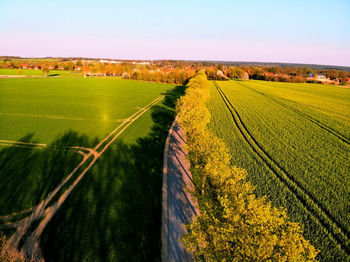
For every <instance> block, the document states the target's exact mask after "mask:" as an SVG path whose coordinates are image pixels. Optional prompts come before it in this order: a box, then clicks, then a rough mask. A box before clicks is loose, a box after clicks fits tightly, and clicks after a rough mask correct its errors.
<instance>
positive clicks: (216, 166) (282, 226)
mask: <svg viewBox="0 0 350 262" xmlns="http://www.w3.org/2000/svg"><path fill="white" fill-rule="evenodd" d="M208 98H209V88H208V81H207V79H206V76H205V74H204V73H202V72H200V73H198V74H197V75H196V76H195V77H194V78H193V79H191V81H190V82H189V84H188V88H187V90H186V95H185V96H184V97H182V98H181V99H180V100H179V102H178V105H177V110H178V121H179V123H180V125H181V126H182V128H183V129H184V130H185V132H186V135H187V147H188V151H189V159H190V162H191V171H192V174H193V180H194V183H195V188H196V192H195V194H196V196H197V198H198V200H199V208H200V213H201V214H200V215H199V216H197V218H196V219H195V220H194V221H192V223H191V224H189V225H187V228H188V230H189V233H187V234H186V235H184V236H183V237H182V241H183V242H184V244H185V247H186V248H187V249H188V250H189V251H190V252H193V253H194V257H195V259H196V260H205V261H314V260H315V257H316V255H317V253H318V251H317V250H316V249H315V248H314V247H313V246H312V245H311V244H310V243H309V241H307V240H305V239H304V237H303V236H302V230H301V228H300V226H299V225H298V224H297V223H294V222H291V221H289V219H288V217H287V215H286V213H285V211H284V210H282V209H278V208H275V207H272V206H271V204H270V203H269V202H267V201H266V200H265V198H264V197H262V198H257V197H256V196H255V195H254V192H253V191H254V187H253V186H252V185H251V184H250V183H249V182H246V181H245V177H246V175H247V172H246V171H245V170H244V169H240V168H237V167H235V166H231V155H230V154H229V151H228V148H227V146H226V145H225V143H224V142H223V141H222V140H220V139H219V138H217V137H216V136H215V135H214V134H213V133H212V132H211V131H209V130H208V128H207V125H208V122H209V120H210V113H209V111H208V110H207V108H206V102H207V100H208Z"/></svg>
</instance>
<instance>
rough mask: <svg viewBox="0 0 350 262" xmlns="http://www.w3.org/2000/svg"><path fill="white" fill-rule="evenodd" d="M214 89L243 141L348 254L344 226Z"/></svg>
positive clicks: (225, 97)
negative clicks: (283, 165)
mask: <svg viewBox="0 0 350 262" xmlns="http://www.w3.org/2000/svg"><path fill="white" fill-rule="evenodd" d="M213 83H214V86H215V88H216V90H217V91H218V93H219V95H220V97H221V99H222V100H223V102H224V104H225V106H226V107H227V109H228V110H229V111H230V113H231V115H232V119H233V121H234V123H235V126H236V127H237V129H238V131H239V133H240V134H241V135H242V137H243V139H244V141H245V142H246V143H247V144H248V146H249V147H250V148H251V150H252V151H253V153H254V154H255V155H256V156H257V157H258V159H260V160H261V161H262V162H263V163H264V164H265V165H266V166H267V167H268V168H269V169H270V170H271V172H272V173H273V174H274V175H275V176H276V177H277V178H278V180H279V181H280V182H282V183H283V184H284V185H285V186H286V187H287V188H288V190H289V191H290V192H291V193H292V194H293V195H294V196H295V197H296V198H297V199H298V200H299V201H300V202H301V204H302V205H303V206H304V208H305V210H306V211H307V212H308V213H309V214H310V215H311V216H312V217H314V218H315V219H316V220H317V221H318V222H319V224H320V225H321V226H322V227H323V229H324V230H325V232H327V233H328V234H329V235H330V236H331V237H332V238H333V239H334V241H335V242H337V243H338V244H339V245H340V246H341V248H342V249H343V250H344V251H345V252H346V253H347V255H350V247H349V235H350V233H349V232H348V230H347V229H346V228H344V227H343V226H342V225H341V224H339V223H338V222H337V221H336V220H335V219H334V217H333V216H332V215H331V214H330V213H329V211H328V210H327V209H325V208H323V207H322V205H321V204H320V203H319V202H318V201H317V200H316V199H315V198H314V197H313V196H312V195H311V194H310V193H309V192H308V191H307V190H306V189H304V188H303V187H302V186H301V185H300V184H299V183H298V182H297V181H296V180H295V179H294V178H293V177H292V176H291V175H289V174H288V173H287V172H286V171H285V170H284V169H283V168H282V167H281V166H280V165H279V164H278V163H277V162H276V161H275V160H273V159H272V157H271V156H270V155H269V154H268V153H267V152H266V151H265V150H264V149H263V148H262V147H261V146H260V145H259V144H258V142H257V141H256V140H255V138H254V137H253V136H252V135H251V133H250V132H249V131H248V129H247V128H246V126H245V125H244V123H243V121H242V119H241V117H240V115H239V114H238V112H237V110H236V109H235V108H234V107H233V105H232V104H231V102H230V101H229V99H228V98H227V96H226V95H225V93H224V92H223V91H222V89H221V88H220V86H219V85H218V84H217V83H216V82H215V81H213Z"/></svg>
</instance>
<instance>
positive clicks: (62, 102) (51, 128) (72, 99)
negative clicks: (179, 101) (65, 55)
mask: <svg viewBox="0 0 350 262" xmlns="http://www.w3.org/2000/svg"><path fill="white" fill-rule="evenodd" d="M168 88H169V85H164V84H153V83H145V82H136V81H127V80H125V81H124V80H115V79H110V80H108V79H99V78H86V79H83V78H68V79H67V78H40V79H38V78H30V79H27V78H25V79H0V139H2V140H17V139H20V138H21V137H24V136H25V135H28V134H34V137H33V139H34V140H36V141H38V142H40V143H48V142H50V141H52V140H53V139H55V138H56V137H57V136H58V135H62V134H63V133H64V132H65V131H68V130H73V131H76V132H79V133H82V134H85V135H88V136H89V137H96V136H97V137H99V138H103V137H105V136H106V135H107V134H108V133H109V132H111V131H112V130H113V129H114V128H115V127H116V126H117V125H119V124H120V123H122V122H123V121H124V120H125V119H126V118H128V117H130V116H131V115H132V114H133V113H135V112H137V111H138V110H139V109H140V108H142V107H143V106H145V105H146V104H148V103H150V102H152V101H153V100H154V99H155V98H157V97H158V96H159V95H160V94H161V93H162V92H165V91H166V90H167V89H168Z"/></svg>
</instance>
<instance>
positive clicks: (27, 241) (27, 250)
mask: <svg viewBox="0 0 350 262" xmlns="http://www.w3.org/2000/svg"><path fill="white" fill-rule="evenodd" d="M163 98H164V96H163V95H161V96H159V97H158V98H156V99H155V100H153V101H152V102H151V103H149V104H148V105H146V106H145V107H144V108H142V109H140V110H138V111H137V112H136V113H134V114H133V115H132V116H130V117H129V118H128V119H126V120H125V121H124V122H123V123H122V124H121V125H119V126H118V127H116V128H115V129H114V130H113V131H112V132H111V133H110V134H109V135H108V136H107V137H105V138H104V139H103V140H102V141H100V142H99V143H98V144H97V145H96V146H95V147H94V148H93V149H90V148H84V147H70V148H69V149H70V150H79V151H78V152H79V153H81V154H83V156H84V157H83V160H82V161H81V162H80V163H79V164H78V165H77V166H76V167H75V168H74V170H73V171H72V172H71V173H70V174H69V175H68V176H67V177H66V178H65V179H64V180H63V181H62V182H61V183H60V184H59V185H58V186H57V187H56V188H55V189H54V190H53V191H52V192H50V193H49V194H48V196H47V197H46V199H44V200H43V201H42V202H41V203H40V204H38V205H36V206H34V207H33V208H31V209H27V210H24V211H21V212H17V213H13V214H10V215H7V216H2V217H0V222H1V221H2V225H1V223H0V229H1V228H14V229H16V232H15V233H14V234H13V235H12V236H11V237H10V238H9V240H8V241H7V243H5V245H6V246H10V247H12V248H18V247H19V244H20V241H21V240H23V247H22V248H21V249H22V250H23V251H24V254H25V255H27V256H29V257H31V258H33V259H38V260H40V259H41V250H40V246H39V238H40V235H41V233H42V232H43V231H44V229H45V227H46V225H47V224H48V223H49V222H50V220H51V219H52V217H53V216H54V215H55V214H56V212H57V211H58V210H59V208H60V207H61V206H62V205H63V203H64V202H65V201H66V199H67V198H68V196H69V194H70V193H71V192H72V191H73V190H74V188H75V187H76V186H77V185H78V183H79V182H80V181H81V180H82V179H83V177H84V176H85V174H86V173H87V171H88V170H89V169H90V168H91V166H92V165H93V164H94V163H95V162H96V161H97V159H98V158H99V157H100V156H101V155H102V154H103V153H104V152H105V151H106V150H107V149H108V148H109V146H110V145H111V144H112V143H113V142H114V141H115V140H116V139H117V138H118V137H119V136H120V135H121V134H122V133H123V132H124V131H125V130H126V129H127V128H128V127H129V126H130V125H131V124H132V123H133V122H134V121H136V120H137V119H138V118H139V117H141V116H142V115H143V114H144V113H146V112H147V111H148V110H149V109H150V108H152V107H153V106H154V105H155V104H157V103H158V102H159V101H161V100H162V99H163ZM119 129H120V130H119ZM117 131H118V132H117ZM44 146H46V145H42V147H44ZM81 150H83V151H87V152H88V153H84V152H82V151H81ZM89 159H91V162H90V163H88V162H89V161H88V160H89ZM85 163H87V166H84V167H83V165H84V164H85ZM81 168H83V170H82V171H81V172H79V173H78V174H75V173H77V171H78V170H80V169H81ZM72 180H73V181H72ZM68 182H69V183H70V185H69V187H68V188H67V189H65V190H64V192H62V193H61V195H60V196H59V197H58V199H57V201H54V203H52V200H53V198H54V197H55V195H57V193H58V192H60V191H61V189H63V187H64V186H65V185H67V184H68ZM27 213H29V214H28V216H26V217H25V218H22V219H20V220H19V221H13V222H10V221H9V220H11V219H12V218H13V217H15V216H17V215H21V214H27ZM35 221H39V224H38V225H37V226H35V228H34V229H33V230H32V231H31V232H27V231H28V230H29V228H30V226H31V225H32V224H33V222H35Z"/></svg>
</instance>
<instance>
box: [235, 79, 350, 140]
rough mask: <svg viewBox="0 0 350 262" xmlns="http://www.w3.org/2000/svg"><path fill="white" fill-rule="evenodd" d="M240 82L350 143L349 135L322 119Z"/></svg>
mask: <svg viewBox="0 0 350 262" xmlns="http://www.w3.org/2000/svg"><path fill="white" fill-rule="evenodd" d="M238 84H239V85H241V86H243V87H245V88H247V89H249V90H251V91H253V92H255V93H257V94H260V95H262V96H264V97H266V98H267V99H270V100H272V101H273V102H275V103H276V104H279V105H281V106H283V107H284V108H287V109H289V110H291V111H292V112H294V113H296V114H298V115H299V116H301V117H304V118H306V119H307V120H309V121H310V122H312V123H314V124H315V125H317V126H319V127H320V128H322V129H323V130H325V131H327V132H328V133H330V134H331V135H333V136H335V137H336V138H338V139H340V140H341V141H343V142H344V143H346V144H347V145H350V139H349V138H347V137H345V136H344V135H342V134H340V133H339V132H337V131H336V130H334V129H333V128H331V127H329V126H327V125H326V124H324V123H322V122H321V121H319V120H317V119H315V118H313V117H312V116H309V115H307V114H305V113H303V112H301V111H299V110H298V109H295V108H294V107H291V106H289V105H286V104H284V103H283V102H281V101H278V100H277V99H275V98H273V97H271V96H270V95H268V94H265V93H263V92H260V91H258V90H256V89H254V88H252V87H249V86H247V85H245V84H243V83H238Z"/></svg>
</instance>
